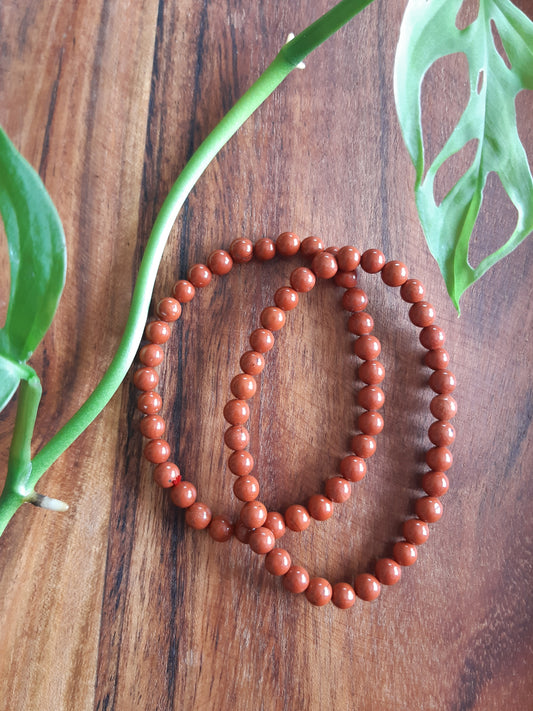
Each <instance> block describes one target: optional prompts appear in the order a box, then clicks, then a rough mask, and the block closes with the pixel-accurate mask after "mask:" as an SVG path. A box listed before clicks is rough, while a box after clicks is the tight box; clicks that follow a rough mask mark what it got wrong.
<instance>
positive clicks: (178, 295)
mask: <svg viewBox="0 0 533 711" xmlns="http://www.w3.org/2000/svg"><path fill="white" fill-rule="evenodd" d="M195 293H196V290H195V288H194V286H193V285H192V284H191V282H190V281H187V279H180V280H179V281H177V282H176V283H175V284H174V288H173V290H172V294H173V295H174V298H175V299H176V300H177V301H179V302H180V303H181V304H187V303H188V302H189V301H192V300H193V299H194V294H195Z"/></svg>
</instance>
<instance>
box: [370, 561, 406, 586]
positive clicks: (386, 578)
mask: <svg viewBox="0 0 533 711" xmlns="http://www.w3.org/2000/svg"><path fill="white" fill-rule="evenodd" d="M401 576H402V569H401V568H400V566H399V565H398V563H397V562H396V561H395V560H392V558H380V559H379V560H378V561H377V563H376V578H377V579H378V580H379V582H380V583H381V584H382V585H396V583H397V582H398V581H399V580H400V578H401Z"/></svg>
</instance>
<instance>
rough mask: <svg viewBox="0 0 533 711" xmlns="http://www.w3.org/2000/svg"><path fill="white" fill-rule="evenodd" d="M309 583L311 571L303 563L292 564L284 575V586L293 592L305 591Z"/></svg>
mask: <svg viewBox="0 0 533 711" xmlns="http://www.w3.org/2000/svg"><path fill="white" fill-rule="evenodd" d="M308 585H309V573H308V572H307V570H306V569H305V568H302V566H301V565H291V567H290V568H289V570H288V571H287V572H286V573H285V575H284V576H283V586H284V587H285V588H286V589H287V590H288V591H289V592H292V593H297V594H298V593H303V592H304V590H305V589H306V588H307V586H308Z"/></svg>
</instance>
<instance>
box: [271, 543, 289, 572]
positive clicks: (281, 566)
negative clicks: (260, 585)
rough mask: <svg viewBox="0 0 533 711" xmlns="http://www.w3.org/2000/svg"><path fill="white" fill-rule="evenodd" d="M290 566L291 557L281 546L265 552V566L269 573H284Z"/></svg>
mask: <svg viewBox="0 0 533 711" xmlns="http://www.w3.org/2000/svg"><path fill="white" fill-rule="evenodd" d="M290 567H291V557H290V555H289V554H288V553H287V551H286V550H284V549H283V548H274V549H273V550H271V551H270V553H267V556H266V558H265V568H266V569H267V570H268V572H269V573H270V574H271V575H285V573H287V572H288V571H289V569H290Z"/></svg>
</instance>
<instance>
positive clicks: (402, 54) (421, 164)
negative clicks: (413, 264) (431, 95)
mask: <svg viewBox="0 0 533 711" xmlns="http://www.w3.org/2000/svg"><path fill="white" fill-rule="evenodd" d="M461 5H462V0H409V3H408V5H407V8H406V11H405V14H404V18H403V21H402V26H401V30H400V38H399V42H398V47H397V50H396V62H395V68H394V92H395V99H396V109H397V112H398V118H399V121H400V125H401V128H402V132H403V136H404V140H405V143H406V146H407V149H408V151H409V153H410V155H411V159H412V161H413V164H414V166H415V169H416V182H415V196H416V204H417V208H418V212H419V216H420V222H421V224H422V227H423V229H424V233H425V236H426V240H427V242H428V246H429V249H430V250H431V253H432V254H433V256H434V257H435V259H436V260H437V262H438V264H439V267H440V270H441V272H442V274H443V276H444V280H445V282H446V286H447V289H448V293H449V294H450V297H451V298H452V301H453V302H454V304H455V307H456V308H457V310H458V311H459V299H460V297H461V295H462V294H463V292H464V291H465V290H466V289H467V288H468V287H469V286H470V285H471V284H473V283H474V282H475V281H476V280H477V279H479V277H481V276H482V275H483V274H484V273H485V272H486V271H487V270H488V269H489V268H490V267H491V266H493V265H494V264H495V263H496V262H497V261H498V260H500V259H502V258H503V257H505V256H507V255H508V254H509V253H510V252H511V251H512V250H513V249H515V247H517V246H518V245H519V244H520V242H522V241H523V240H524V239H525V238H526V237H527V236H528V234H529V233H530V232H531V231H532V230H533V178H532V176H531V171H530V169H529V165H528V161H527V155H526V152H525V150H524V147H523V146H522V143H521V142H520V138H519V136H518V131H517V127H516V109H515V98H516V95H517V94H518V92H519V91H521V90H522V89H533V23H532V22H531V21H530V20H529V19H528V18H527V17H526V15H524V14H523V13H522V12H521V11H520V10H518V9H517V8H516V7H515V6H514V5H513V4H512V3H511V2H510V1H509V0H480V1H479V14H478V16H477V18H476V20H475V21H474V22H472V23H471V24H470V25H469V26H468V27H466V28H465V29H462V30H459V29H458V28H457V27H456V24H455V22H456V17H457V13H458V12H459V10H460V7H461ZM491 22H492V23H494V27H495V28H496V30H497V32H498V33H499V35H500V37H501V41H502V44H503V48H504V49H505V52H506V53H507V56H508V58H509V60H510V63H511V68H510V69H509V68H508V67H507V66H506V64H505V61H504V59H503V58H502V56H501V55H500V54H499V52H498V50H497V48H496V45H495V43H494V38H493V33H492V29H491ZM457 52H463V53H464V54H465V55H466V57H467V60H468V66H469V78H470V98H469V101H468V104H467V106H466V109H465V111H464V113H463V114H462V116H461V118H460V119H459V122H458V124H457V126H456V127H455V129H454V130H453V132H452V133H451V135H450V137H449V139H448V141H447V142H446V144H445V145H444V147H443V149H442V150H441V152H440V153H439V155H438V156H437V157H436V158H435V160H434V162H433V163H432V165H430V166H429V167H427V166H426V165H425V161H424V149H423V137H422V121H421V102H420V97H421V89H422V81H423V79H424V75H425V73H426V72H427V70H428V69H429V68H430V66H431V65H432V64H433V63H434V62H435V61H436V60H438V59H439V58H441V57H444V56H446V55H450V54H455V53H457ZM472 139H477V141H478V143H477V150H476V155H475V158H474V161H473V162H472V164H471V165H470V167H469V168H468V169H467V170H466V172H465V173H464V174H463V175H462V176H461V178H460V179H459V180H458V182H457V183H456V184H455V185H454V187H453V188H452V189H451V190H450V191H449V193H448V194H447V195H446V197H445V198H444V199H443V201H442V202H441V204H440V205H437V204H436V202H435V199H434V193H433V184H434V180H435V176H436V174H437V171H438V170H439V168H440V167H441V165H442V164H443V163H444V162H445V161H446V159H447V158H449V157H450V156H452V155H454V154H456V153H457V152H458V151H460V150H461V148H463V146H465V145H466V144H467V143H468V142H469V141H471V140H472ZM492 171H494V172H495V173H497V174H498V176H499V178H500V181H501V183H502V185H503V187H504V189H505V191H506V192H507V194H508V196H509V198H510V199H511V201H512V203H513V204H514V206H515V207H516V209H517V211H518V218H517V223H516V226H515V229H514V231H513V233H512V235H511V236H510V238H509V239H508V240H507V242H506V243H505V244H504V245H503V246H502V247H500V248H499V249H497V250H496V251H495V252H493V253H492V254H490V255H488V256H487V257H485V258H484V259H483V260H482V261H481V262H480V264H479V265H478V266H477V267H476V268H475V269H474V268H472V266H471V265H470V264H469V262H468V246H469V241H470V237H471V235H472V230H473V228H474V224H475V222H476V219H477V216H478V213H479V209H480V207H481V202H482V197H483V190H484V187H485V184H486V180H487V176H488V174H489V173H490V172H492Z"/></svg>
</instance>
